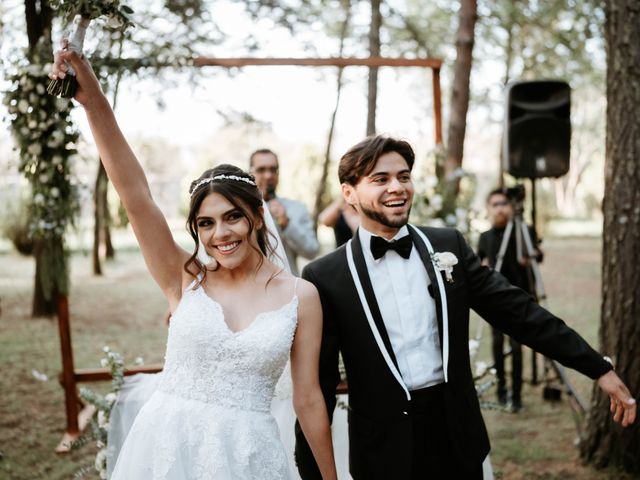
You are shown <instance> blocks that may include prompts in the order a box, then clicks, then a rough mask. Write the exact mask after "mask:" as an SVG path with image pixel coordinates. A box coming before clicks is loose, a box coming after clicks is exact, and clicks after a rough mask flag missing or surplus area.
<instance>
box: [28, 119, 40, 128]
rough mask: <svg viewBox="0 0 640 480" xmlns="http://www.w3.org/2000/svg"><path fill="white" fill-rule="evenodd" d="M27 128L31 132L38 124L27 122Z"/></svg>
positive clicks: (32, 121) (31, 121)
mask: <svg viewBox="0 0 640 480" xmlns="http://www.w3.org/2000/svg"><path fill="white" fill-rule="evenodd" d="M27 126H28V127H29V128H30V129H32V130H33V129H34V128H36V127H37V126H38V122H36V121H35V120H29V123H28V124H27Z"/></svg>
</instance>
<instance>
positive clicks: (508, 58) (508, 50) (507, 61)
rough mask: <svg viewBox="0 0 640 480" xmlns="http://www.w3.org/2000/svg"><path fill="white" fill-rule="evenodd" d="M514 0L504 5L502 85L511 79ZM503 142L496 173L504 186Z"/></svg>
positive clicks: (502, 186)
mask: <svg viewBox="0 0 640 480" xmlns="http://www.w3.org/2000/svg"><path fill="white" fill-rule="evenodd" d="M515 3H516V2H513V3H508V4H507V5H506V8H507V9H508V11H507V25H506V27H505V28H506V30H507V44H506V45H505V58H504V85H507V84H508V83H509V82H510V81H511V64H512V63H513V29H514V27H515V19H514V9H515V8H518V6H517V5H515ZM503 148H504V143H503V142H500V147H499V151H500V163H499V165H500V167H499V168H500V173H499V174H498V186H499V187H500V188H504V173H505V172H504V165H503V164H502V159H503V157H504V152H503Z"/></svg>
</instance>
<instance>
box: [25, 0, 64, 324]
mask: <svg viewBox="0 0 640 480" xmlns="http://www.w3.org/2000/svg"><path fill="white" fill-rule="evenodd" d="M24 12H25V20H26V24H27V37H28V39H29V54H28V57H29V59H31V58H32V55H33V54H34V53H35V50H36V46H37V45H38V42H40V41H41V39H42V38H44V41H46V42H49V43H51V20H52V18H53V12H52V10H51V8H50V7H49V3H48V2H47V1H46V0H40V1H38V0H25V2H24ZM44 242H51V240H49V239H47V240H36V241H35V244H34V255H33V256H34V259H35V262H36V274H35V278H34V282H33V284H34V285H33V301H32V304H31V306H32V310H31V316H33V317H42V316H51V315H54V314H55V311H56V306H55V303H54V299H55V298H56V296H57V292H56V291H54V292H52V293H53V294H52V295H51V296H50V298H47V296H46V295H45V289H44V288H43V286H42V278H43V275H46V273H44V272H45V270H46V266H45V265H44V264H43V261H44V260H45V255H46V254H45V253H44V252H45V251H47V249H46V248H45V247H46V246H45V245H44ZM49 247H52V245H49ZM58 253H59V254H60V256H61V258H62V257H63V256H64V251H63V249H62V243H60V251H59V252H58Z"/></svg>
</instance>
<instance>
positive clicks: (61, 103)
mask: <svg viewBox="0 0 640 480" xmlns="http://www.w3.org/2000/svg"><path fill="white" fill-rule="evenodd" d="M69 102H71V100H70V99H68V98H62V97H61V98H57V99H56V107H57V109H58V110H60V111H63V110H66V109H67V108H68V107H69Z"/></svg>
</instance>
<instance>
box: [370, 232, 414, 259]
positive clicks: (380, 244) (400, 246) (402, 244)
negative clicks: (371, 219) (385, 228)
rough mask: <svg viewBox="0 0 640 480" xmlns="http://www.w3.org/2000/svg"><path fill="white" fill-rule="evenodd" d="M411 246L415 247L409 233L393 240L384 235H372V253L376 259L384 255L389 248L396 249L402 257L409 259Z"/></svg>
mask: <svg viewBox="0 0 640 480" xmlns="http://www.w3.org/2000/svg"><path fill="white" fill-rule="evenodd" d="M411 247H413V242H412V241H411V237H410V236H409V235H407V236H405V237H402V238H400V239H398V240H392V241H391V242H388V241H386V240H385V239H384V238H382V237H375V236H372V237H371V253H372V254H373V258H375V259H376V260H378V259H379V258H382V257H384V254H385V253H387V250H395V251H396V252H397V253H398V255H400V256H401V257H402V258H404V259H408V258H409V256H410V255H411Z"/></svg>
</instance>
